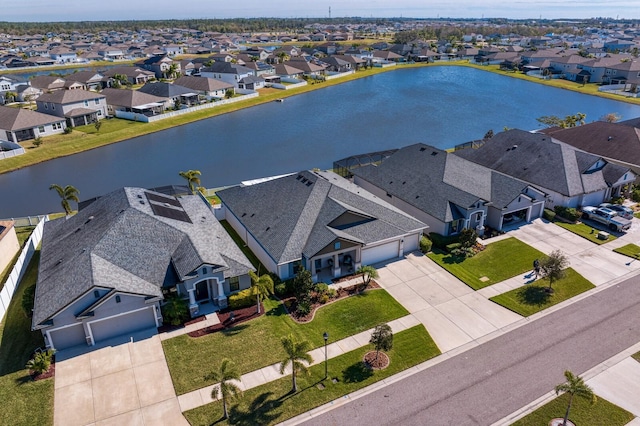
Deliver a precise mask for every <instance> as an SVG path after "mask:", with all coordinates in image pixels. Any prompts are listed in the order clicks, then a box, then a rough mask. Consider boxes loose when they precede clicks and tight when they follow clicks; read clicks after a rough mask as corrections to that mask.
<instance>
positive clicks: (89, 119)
mask: <svg viewBox="0 0 640 426" xmlns="http://www.w3.org/2000/svg"><path fill="white" fill-rule="evenodd" d="M36 104H37V111H38V112H41V113H44V114H50V115H55V116H58V117H64V118H66V120H67V125H68V126H69V127H76V126H84V125H87V124H91V123H95V122H96V121H98V120H102V119H103V118H105V117H106V116H107V102H106V98H105V96H104V95H101V94H99V93H95V92H89V91H86V90H56V91H55V92H52V93H45V94H42V95H40V96H39V97H38V99H37V100H36Z"/></svg>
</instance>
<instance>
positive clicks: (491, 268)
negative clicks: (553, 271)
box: [427, 237, 545, 290]
mask: <svg viewBox="0 0 640 426" xmlns="http://www.w3.org/2000/svg"><path fill="white" fill-rule="evenodd" d="M427 256H429V258H430V259H431V260H433V261H434V262H436V263H437V264H438V265H440V266H442V267H443V268H444V269H446V270H447V271H449V272H450V273H451V274H453V275H454V276H456V277H457V278H458V279H460V280H461V281H462V282H464V283H465V284H467V285H468V286H469V287H471V288H472V289H474V290H480V289H481V288H484V287H487V286H490V285H492V284H496V283H499V282H500V281H504V280H506V279H508V278H511V277H515V276H516V275H519V274H522V273H523V272H526V271H529V270H531V269H532V265H533V261H534V260H535V259H542V258H543V257H545V255H544V253H542V252H541V251H538V250H536V249H535V248H533V247H531V246H529V245H528V244H525V243H523V242H522V241H520V240H518V239H517V238H513V237H510V238H507V239H504V240H501V241H496V242H495V243H491V244H487V246H486V248H485V249H484V251H481V252H480V253H478V254H476V255H475V256H473V257H471V258H468V259H465V258H462V257H459V256H453V255H451V254H449V253H446V252H444V251H442V250H438V249H434V251H432V252H431V253H429V254H428V255H427Z"/></svg>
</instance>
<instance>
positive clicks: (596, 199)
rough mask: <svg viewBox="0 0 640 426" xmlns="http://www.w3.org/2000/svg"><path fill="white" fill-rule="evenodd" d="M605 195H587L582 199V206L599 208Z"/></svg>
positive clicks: (599, 193)
mask: <svg viewBox="0 0 640 426" xmlns="http://www.w3.org/2000/svg"><path fill="white" fill-rule="evenodd" d="M603 198H604V194H603V193H602V192H601V191H600V192H593V193H591V194H585V195H584V196H583V197H582V205H583V206H597V205H598V204H600V203H602V202H603V201H604V200H603Z"/></svg>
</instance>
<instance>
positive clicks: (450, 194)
mask: <svg viewBox="0 0 640 426" xmlns="http://www.w3.org/2000/svg"><path fill="white" fill-rule="evenodd" d="M351 173H352V174H353V182H354V183H355V184H356V185H358V186H360V187H362V188H364V189H366V190H367V191H369V192H371V193H373V194H375V195H376V196H378V197H379V198H382V199H384V200H386V201H387V202H388V203H390V204H392V205H393V206H395V207H397V208H399V209H401V210H402V211H404V212H406V213H407V214H410V215H411V216H413V217H415V218H416V219H418V220H420V221H422V222H424V223H426V224H427V225H429V231H431V232H436V233H438V234H441V235H454V234H457V233H459V232H460V231H461V230H463V229H465V228H471V229H474V230H476V231H477V232H478V234H479V235H482V234H483V233H484V229H485V226H490V227H491V228H493V229H496V230H502V229H503V227H504V226H506V225H509V224H513V223H516V222H520V221H527V222H528V221H531V220H533V219H535V218H538V217H540V216H541V215H542V212H543V210H544V202H545V193H544V192H543V191H542V190H540V189H538V188H536V187H534V186H533V185H530V184H528V183H527V182H524V181H522V180H519V179H515V178H513V177H510V176H507V175H505V174H503V173H500V172H497V171H495V170H491V169H489V168H487V167H483V166H481V165H479V164H474V163H472V162H471V161H467V160H464V159H462V158H460V157H457V156H455V155H453V154H450V153H447V152H446V151H443V150H441V149H438V148H434V147H432V146H429V145H425V144H415V145H410V146H407V147H405V148H401V149H399V150H397V151H396V152H394V153H393V154H391V155H390V156H389V157H388V158H386V159H384V160H382V162H381V163H380V164H378V165H375V164H370V165H366V166H363V167H358V168H354V169H353V170H351Z"/></svg>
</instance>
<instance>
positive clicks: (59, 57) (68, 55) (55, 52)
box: [49, 47, 78, 63]
mask: <svg viewBox="0 0 640 426" xmlns="http://www.w3.org/2000/svg"><path fill="white" fill-rule="evenodd" d="M49 56H50V57H51V59H53V60H54V61H56V62H59V63H67V62H76V61H77V60H78V55H77V54H76V52H74V51H73V50H70V49H67V48H66V47H55V48H53V49H51V50H49Z"/></svg>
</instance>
